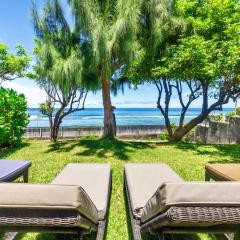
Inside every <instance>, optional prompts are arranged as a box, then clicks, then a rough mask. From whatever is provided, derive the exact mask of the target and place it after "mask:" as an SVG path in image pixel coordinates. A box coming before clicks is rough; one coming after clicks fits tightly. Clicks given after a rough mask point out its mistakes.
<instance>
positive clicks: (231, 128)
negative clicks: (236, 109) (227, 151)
mask: <svg viewBox="0 0 240 240" xmlns="http://www.w3.org/2000/svg"><path fill="white" fill-rule="evenodd" d="M190 140H191V141H193V142H197V143H207V144H233V143H239V142H240V117H233V118H231V120H230V121H229V122H209V123H208V124H201V125H198V126H197V127H196V128H195V131H194V132H193V133H192V134H191V136H190Z"/></svg>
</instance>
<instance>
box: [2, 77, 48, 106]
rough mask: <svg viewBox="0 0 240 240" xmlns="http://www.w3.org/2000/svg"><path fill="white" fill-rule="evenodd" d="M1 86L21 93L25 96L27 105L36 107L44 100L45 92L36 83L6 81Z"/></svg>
mask: <svg viewBox="0 0 240 240" xmlns="http://www.w3.org/2000/svg"><path fill="white" fill-rule="evenodd" d="M3 87H6V88H12V89H13V90H15V91H17V92H18V93H22V94H24V95H25V96H26V99H27V102H28V106H29V107H38V106H39V104H40V103H41V102H44V101H45V100H46V94H45V92H44V91H43V90H41V89H40V88H39V87H38V86H37V85H35V84H31V86H29V85H28V84H23V83H22V82H21V81H18V80H16V81H10V82H9V81H8V82H4V83H3Z"/></svg>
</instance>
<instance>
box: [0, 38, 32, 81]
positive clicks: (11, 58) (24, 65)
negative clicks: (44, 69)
mask: <svg viewBox="0 0 240 240" xmlns="http://www.w3.org/2000/svg"><path fill="white" fill-rule="evenodd" d="M30 60H31V57H30V56H28V55H27V54H26V51H25V49H24V48H23V46H21V45H18V46H17V47H16V53H15V54H12V53H9V52H8V47H7V46H6V45H5V44H3V43H1V42H0V82H1V81H6V80H12V79H15V78H17V77H25V76H27V77H28V73H27V69H28V67H29V62H30Z"/></svg>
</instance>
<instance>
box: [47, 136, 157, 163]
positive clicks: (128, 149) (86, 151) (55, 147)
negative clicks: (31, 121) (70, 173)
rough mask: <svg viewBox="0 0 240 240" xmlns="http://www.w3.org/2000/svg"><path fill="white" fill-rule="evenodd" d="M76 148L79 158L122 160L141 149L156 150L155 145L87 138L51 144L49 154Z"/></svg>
mask: <svg viewBox="0 0 240 240" xmlns="http://www.w3.org/2000/svg"><path fill="white" fill-rule="evenodd" d="M76 147H79V149H80V151H78V152H76V153H75V154H76V155H78V156H97V157H99V158H107V157H116V158H118V159H120V160H128V159H129V156H128V154H129V153H132V152H135V151H137V150H139V149H145V148H154V146H153V145H150V144H147V143H141V142H127V141H119V140H109V139H104V138H99V139H91V138H89V139H88V138H86V139H81V140H79V141H74V142H67V141H65V142H58V143H54V144H51V145H50V148H49V149H48V150H47V152H48V153H49V152H70V151H72V150H73V149H75V148H76Z"/></svg>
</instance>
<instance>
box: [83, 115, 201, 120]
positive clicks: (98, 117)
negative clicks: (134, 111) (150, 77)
mask: <svg viewBox="0 0 240 240" xmlns="http://www.w3.org/2000/svg"><path fill="white" fill-rule="evenodd" d="M178 117H180V116H179V115H178V116H174V115H170V116H169V118H178ZM185 117H186V118H194V117H196V116H185ZM116 118H163V116H144V115H143V116H116ZM83 119H103V116H95V117H94V116H92V117H83Z"/></svg>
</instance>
